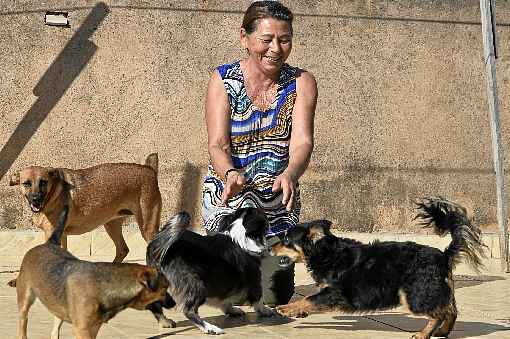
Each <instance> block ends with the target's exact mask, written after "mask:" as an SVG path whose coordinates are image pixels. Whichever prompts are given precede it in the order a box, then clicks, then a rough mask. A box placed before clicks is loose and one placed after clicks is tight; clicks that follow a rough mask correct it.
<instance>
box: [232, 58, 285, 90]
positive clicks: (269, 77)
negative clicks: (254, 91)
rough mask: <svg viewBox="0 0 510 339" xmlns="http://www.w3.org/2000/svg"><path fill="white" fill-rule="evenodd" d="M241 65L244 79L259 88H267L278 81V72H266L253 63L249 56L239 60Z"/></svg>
mask: <svg viewBox="0 0 510 339" xmlns="http://www.w3.org/2000/svg"><path fill="white" fill-rule="evenodd" d="M241 67H242V70H243V74H244V75H245V77H246V79H245V80H248V81H249V82H250V85H252V86H255V87H258V88H261V89H264V90H266V89H268V88H270V87H271V86H272V85H274V84H277V83H278V78H279V76H280V74H279V73H280V72H277V73H275V74H267V73H265V72H264V70H263V69H261V68H260V67H259V66H258V65H256V64H255V63H253V62H252V61H251V60H250V59H249V58H248V59H244V60H241Z"/></svg>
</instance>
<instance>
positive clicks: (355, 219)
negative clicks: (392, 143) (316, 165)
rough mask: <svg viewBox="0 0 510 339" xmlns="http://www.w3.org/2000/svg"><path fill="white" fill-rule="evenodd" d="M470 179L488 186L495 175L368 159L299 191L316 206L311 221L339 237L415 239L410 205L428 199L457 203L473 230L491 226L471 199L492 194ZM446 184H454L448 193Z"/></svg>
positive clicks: (485, 208)
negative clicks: (390, 234)
mask: <svg viewBox="0 0 510 339" xmlns="http://www.w3.org/2000/svg"><path fill="white" fill-rule="evenodd" d="M319 170H320V169H319ZM329 172H331V171H329ZM417 174H419V175H417ZM471 176H476V177H479V178H483V179H485V178H486V179H487V180H490V178H491V176H493V174H492V172H491V171H490V170H488V169H485V168H482V169H476V168H475V169H456V168H436V167H430V168H428V167H425V168H389V167H380V166H378V165H377V164H376V163H375V162H374V161H372V160H371V159H370V158H369V157H366V158H360V157H359V155H356V154H353V155H351V156H350V157H349V161H348V162H347V163H346V165H345V167H343V171H342V172H341V173H339V174H338V176H337V177H334V178H328V179H322V180H319V181H316V182H313V183H311V184H307V185H306V186H303V189H302V190H303V192H304V191H306V192H307V193H308V196H310V198H311V199H313V200H314V210H313V211H312V214H313V216H312V218H327V219H330V220H333V221H334V225H335V227H336V228H337V229H338V230H340V231H354V232H377V231H380V230H384V231H394V232H399V233H407V232H410V233H416V232H418V231H419V230H418V229H417V228H416V225H415V224H414V223H413V221H412V220H413V218H414V216H415V206H414V204H413V202H414V201H415V200H416V199H419V198H422V197H424V196H427V195H440V196H444V197H445V198H447V199H451V200H453V201H456V202H458V203H460V204H461V205H463V206H464V207H466V208H467V209H468V213H469V214H470V216H471V218H472V220H473V222H474V223H475V224H477V225H480V226H482V225H485V224H488V223H490V222H493V218H494V217H493V215H495V213H494V214H493V213H491V211H492V210H491V207H490V203H489V202H485V203H482V204H480V202H477V205H474V200H473V199H475V197H480V196H489V197H493V196H494V197H495V194H492V193H493V192H491V191H484V190H482V187H483V186H473V185H472V182H471V181H470V180H464V177H471ZM446 182H451V183H454V184H453V185H451V186H452V187H450V188H449V189H447V186H445V183H446ZM325 187H327V188H328V189H327V191H325V189H324V188H325ZM423 232H425V233H427V231H423Z"/></svg>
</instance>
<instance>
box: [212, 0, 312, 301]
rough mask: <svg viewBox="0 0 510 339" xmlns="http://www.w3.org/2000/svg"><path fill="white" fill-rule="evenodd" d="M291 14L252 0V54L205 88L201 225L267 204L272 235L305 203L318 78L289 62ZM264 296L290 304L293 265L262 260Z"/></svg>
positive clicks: (245, 31)
mask: <svg viewBox="0 0 510 339" xmlns="http://www.w3.org/2000/svg"><path fill="white" fill-rule="evenodd" d="M292 19H293V16H292V13H291V11H290V10H289V9H288V8H286V7H285V6H283V5H282V4H280V3H279V2H277V1H257V2H253V3H252V4H251V5H250V7H249V8H248V9H247V10H246V12H245V14H244V19H243V24H242V27H241V32H240V37H241V44H242V46H243V47H244V48H245V49H246V51H247V54H248V56H247V57H246V58H245V59H243V60H240V61H235V62H233V63H231V64H226V65H222V66H219V67H218V68H217V69H216V71H215V72H214V73H213V74H212V76H211V79H210V81H209V85H208V89H207V98H206V124H207V133H208V151H209V157H210V164H209V168H208V173H207V176H206V178H205V181H204V187H203V196H202V198H203V201H202V208H203V218H204V227H205V228H206V230H207V231H208V232H214V231H215V229H216V227H217V225H218V223H219V221H220V220H221V218H222V217H223V216H224V215H225V214H226V213H230V212H231V211H232V210H235V209H238V208H240V207H246V206H256V207H259V208H262V209H263V210H264V211H265V213H266V215H267V217H268V219H269V222H270V230H269V232H268V234H267V236H268V239H269V242H271V241H274V239H275V238H276V237H275V235H277V234H278V233H281V232H283V231H285V230H286V229H288V228H289V227H292V226H294V225H295V224H296V223H297V222H298V220H299V213H300V209H301V205H300V198H299V185H298V179H299V178H300V177H301V175H302V174H303V173H304V171H305V169H306V168H307V166H308V163H309V160H310V156H311V153H312V150H313V120H314V114H315V106H316V102H317V85H316V82H315V79H314V77H313V76H312V75H311V74H310V73H308V72H306V71H304V70H301V69H297V68H294V67H291V66H289V65H288V64H286V63H285V60H286V59H287V58H288V56H289V54H290V52H291V49H292ZM262 279H263V286H264V302H265V303H266V304H269V305H276V304H285V303H287V301H288V300H289V299H290V297H292V294H293V293H294V268H293V267H292V268H290V269H288V270H282V269H280V268H279V267H278V258H274V257H267V258H264V259H263V260H262Z"/></svg>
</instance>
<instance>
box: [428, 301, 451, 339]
mask: <svg viewBox="0 0 510 339" xmlns="http://www.w3.org/2000/svg"><path fill="white" fill-rule="evenodd" d="M456 320H457V306H455V300H453V302H452V303H451V304H450V305H449V306H448V310H447V312H446V316H445V319H444V321H443V324H442V325H441V327H439V328H438V329H437V330H436V331H435V332H434V333H433V335H434V336H435V337H448V335H449V334H450V332H451V331H452V330H453V325H455V321H456Z"/></svg>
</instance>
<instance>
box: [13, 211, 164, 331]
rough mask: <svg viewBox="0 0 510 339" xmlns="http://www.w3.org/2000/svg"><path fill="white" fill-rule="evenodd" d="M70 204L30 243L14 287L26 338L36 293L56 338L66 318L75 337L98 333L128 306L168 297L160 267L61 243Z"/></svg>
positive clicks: (144, 304) (21, 326) (138, 308)
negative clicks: (78, 253)
mask: <svg viewBox="0 0 510 339" xmlns="http://www.w3.org/2000/svg"><path fill="white" fill-rule="evenodd" d="M67 212H68V208H67V206H64V207H63V211H62V212H61V215H60V217H59V220H58V225H57V228H56V229H55V230H54V231H53V233H52V235H51V236H50V238H49V239H48V240H47V241H46V243H44V244H42V245H39V246H36V247H34V248H32V249H30V250H29V251H28V252H27V253H26V254H25V256H24V258H23V262H22V264H21V268H20V273H19V275H18V278H17V279H16V280H12V281H11V282H10V283H9V285H11V286H15V287H16V292H17V296H18V309H19V317H20V319H19V337H18V338H19V339H25V338H27V322H28V311H29V309H30V306H31V305H32V304H33V303H34V301H35V300H36V298H38V299H39V300H40V301H41V302H42V303H43V304H44V305H45V306H46V307H47V308H48V309H49V310H50V312H51V313H52V314H53V315H54V316H55V323H54V327H53V331H52V333H51V338H52V339H58V338H59V332H60V326H61V325H62V322H63V321H67V322H70V323H72V326H73V332H74V335H75V337H76V338H77V339H85V338H86V339H93V338H96V336H97V332H98V331H99V328H100V327H101V325H102V324H103V323H105V322H107V321H108V320H109V319H111V318H112V317H114V316H115V315H116V314H117V313H118V312H120V311H122V310H124V309H125V308H134V309H137V310H143V309H145V307H146V306H147V305H149V304H151V303H153V302H156V301H161V302H163V303H165V302H166V301H167V300H168V298H170V296H169V295H168V294H167V293H166V290H167V288H168V280H167V279H166V278H165V277H164V275H163V274H161V273H159V272H158V271H157V270H156V269H154V268H151V267H148V266H145V265H139V264H123V263H92V262H88V261H83V260H80V259H78V258H76V257H74V256H73V255H72V254H71V253H69V252H68V251H66V250H64V249H63V248H62V247H61V246H60V237H61V235H62V233H63V230H64V224H65V219H66V215H67Z"/></svg>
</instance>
